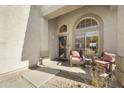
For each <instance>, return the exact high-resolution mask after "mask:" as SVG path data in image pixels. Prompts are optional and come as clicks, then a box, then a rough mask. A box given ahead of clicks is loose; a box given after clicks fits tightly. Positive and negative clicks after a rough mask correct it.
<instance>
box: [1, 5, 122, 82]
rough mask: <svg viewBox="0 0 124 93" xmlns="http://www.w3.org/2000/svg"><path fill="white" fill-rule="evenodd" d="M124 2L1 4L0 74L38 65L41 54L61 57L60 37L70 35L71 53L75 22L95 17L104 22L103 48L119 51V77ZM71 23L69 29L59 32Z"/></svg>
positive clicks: (101, 43)
mask: <svg viewBox="0 0 124 93" xmlns="http://www.w3.org/2000/svg"><path fill="white" fill-rule="evenodd" d="M123 10H124V6H111V5H109V6H107V5H106V6H98V5H97V6H95V5H94V6H88V5H87V6H84V5H79V6H78V5H71V6H68V5H55V6H54V5H44V6H42V5H39V6H35V5H33V6H0V74H3V73H7V72H10V71H14V70H17V69H21V68H24V67H33V66H36V65H37V63H38V62H39V59H40V57H49V58H50V59H53V58H57V57H58V37H59V36H62V35H66V36H67V49H68V51H67V53H68V54H69V50H70V49H73V48H74V40H75V38H74V31H75V26H76V24H77V23H78V22H79V20H80V19H81V18H84V17H86V16H90V17H94V18H95V19H96V20H97V21H98V22H99V25H100V28H99V31H100V40H101V41H100V46H99V47H100V48H101V50H102V51H108V52H112V53H116V54H117V61H116V64H117V67H118V68H119V69H121V70H118V69H117V72H119V71H120V73H122V74H117V76H118V80H119V81H120V82H121V81H123V80H120V77H121V78H122V77H123V68H124V66H123V65H121V64H123V62H124V43H123V41H124V26H123V24H124V19H123V17H124V12H123ZM62 25H67V27H68V29H67V32H65V33H61V34H60V33H59V29H60V27H61V26H62Z"/></svg>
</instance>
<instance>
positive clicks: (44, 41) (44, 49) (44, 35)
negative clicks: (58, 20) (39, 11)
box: [40, 16, 49, 57]
mask: <svg viewBox="0 0 124 93" xmlns="http://www.w3.org/2000/svg"><path fill="white" fill-rule="evenodd" d="M48 34H49V33H48V20H47V19H46V18H44V17H43V16H41V51H40V54H41V55H40V56H41V57H47V56H48V55H49V53H48V52H49V49H48V39H49V38H48Z"/></svg>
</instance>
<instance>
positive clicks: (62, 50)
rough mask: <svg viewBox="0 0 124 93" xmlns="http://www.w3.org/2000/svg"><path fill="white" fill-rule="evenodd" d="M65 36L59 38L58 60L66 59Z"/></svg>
mask: <svg viewBox="0 0 124 93" xmlns="http://www.w3.org/2000/svg"><path fill="white" fill-rule="evenodd" d="M66 45H67V36H60V37H59V58H62V59H66V58H67V53H66V51H67V48H66Z"/></svg>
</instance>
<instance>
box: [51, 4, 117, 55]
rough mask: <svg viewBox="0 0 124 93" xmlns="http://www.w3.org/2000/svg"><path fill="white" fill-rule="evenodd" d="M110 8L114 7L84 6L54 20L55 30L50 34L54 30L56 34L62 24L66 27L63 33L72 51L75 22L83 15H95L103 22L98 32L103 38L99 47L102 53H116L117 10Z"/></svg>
mask: <svg viewBox="0 0 124 93" xmlns="http://www.w3.org/2000/svg"><path fill="white" fill-rule="evenodd" d="M112 7H114V6H85V7H82V8H79V9H77V10H75V11H73V12H70V13H68V14H65V15H62V16H60V17H58V18H56V19H55V22H56V25H57V28H56V29H54V30H53V31H52V30H50V33H52V32H54V31H55V30H56V33H57V34H58V32H59V28H60V27H61V26H62V25H64V24H65V25H67V27H68V31H67V33H64V35H67V36H68V45H69V47H68V48H69V49H72V48H73V47H74V46H73V45H74V36H73V32H74V30H75V24H76V22H78V20H79V19H81V18H82V17H83V16H84V15H88V16H92V15H97V16H98V17H100V18H101V20H100V21H103V24H100V25H101V26H102V27H101V29H100V31H101V33H102V35H103V38H101V39H102V40H101V41H103V44H101V46H100V47H103V51H109V52H112V53H116V52H117V44H116V43H115V42H116V41H117V10H116V9H115V8H112ZM98 8H99V9H98ZM97 9H98V10H97ZM53 36H54V35H53ZM58 36H59V34H58ZM56 39H57V38H56ZM50 42H52V40H51V41H50ZM110 43H111V44H110ZM55 45H56V44H55ZM57 50H58V49H57ZM57 50H56V51H57ZM53 51H54V50H53ZM53 53H54V52H53ZM54 54H55V53H54ZM52 55H53V54H52ZM56 56H57V53H56Z"/></svg>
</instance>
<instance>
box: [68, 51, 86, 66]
mask: <svg viewBox="0 0 124 93" xmlns="http://www.w3.org/2000/svg"><path fill="white" fill-rule="evenodd" d="M73 64H77V65H81V64H84V56H83V57H81V56H80V54H79V52H78V51H75V50H73V51H70V66H71V67H72V65H73Z"/></svg>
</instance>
